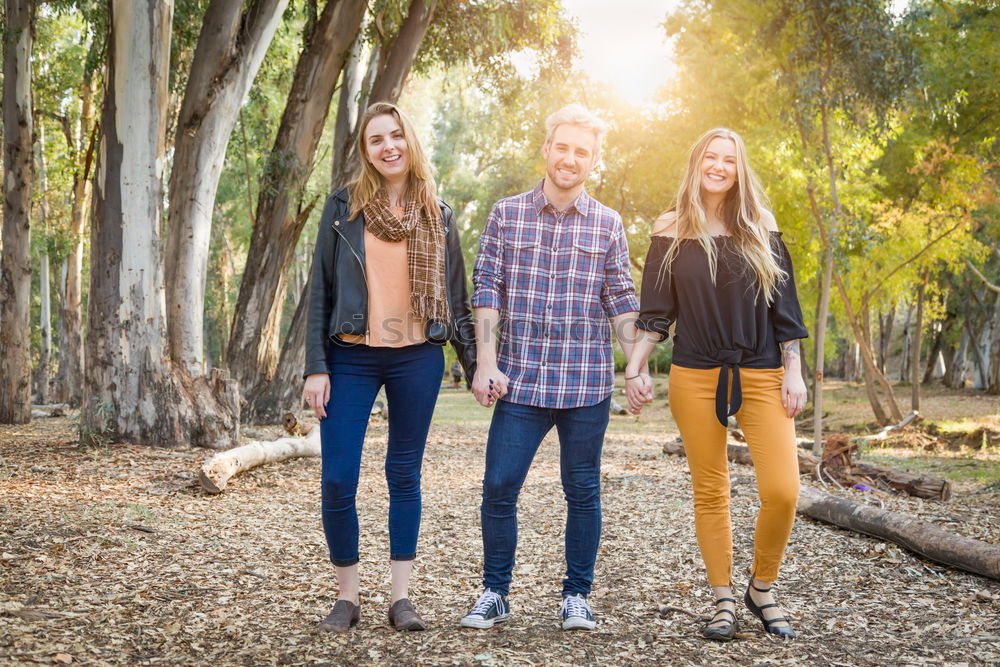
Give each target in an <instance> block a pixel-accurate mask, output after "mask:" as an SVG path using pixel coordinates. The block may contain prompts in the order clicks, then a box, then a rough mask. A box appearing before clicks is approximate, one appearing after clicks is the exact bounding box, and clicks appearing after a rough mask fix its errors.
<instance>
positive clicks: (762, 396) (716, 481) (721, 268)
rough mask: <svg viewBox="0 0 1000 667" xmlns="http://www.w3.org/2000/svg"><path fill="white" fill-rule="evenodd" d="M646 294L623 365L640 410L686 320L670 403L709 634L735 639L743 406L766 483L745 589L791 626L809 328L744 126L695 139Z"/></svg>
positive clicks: (774, 623) (653, 247)
mask: <svg viewBox="0 0 1000 667" xmlns="http://www.w3.org/2000/svg"><path fill="white" fill-rule="evenodd" d="M640 297H641V307H640V315H639V318H638V320H637V321H636V327H637V328H639V329H640V330H641V331H640V337H639V340H638V341H637V343H636V346H635V348H634V349H633V354H632V357H631V359H630V360H629V364H628V367H627V368H626V371H625V380H626V382H625V386H626V393H627V395H628V398H629V404H630V407H631V408H632V410H633V412H638V411H639V410H640V409H641V408H642V405H643V404H644V403H646V402H648V401H649V400H651V397H652V386H651V384H650V382H649V380H648V379H647V378H648V376H645V375H641V374H640V372H639V371H640V369H641V368H642V367H643V366H644V364H645V363H646V360H647V359H648V357H649V354H650V352H652V350H653V347H654V346H655V345H656V343H658V342H660V341H661V340H663V339H665V338H666V337H667V336H668V335H669V328H670V326H671V325H676V326H675V330H674V338H673V344H674V347H673V364H672V366H671V367H670V409H671V412H672V414H673V416H674V420H675V421H676V422H677V426H678V428H679V429H680V432H681V437H682V438H683V440H684V449H685V451H686V453H687V461H688V466H689V467H690V470H691V480H692V484H693V486H694V510H695V532H696V533H697V536H698V544H699V546H700V547H701V554H702V558H703V560H704V561H705V568H706V570H707V571H708V583H709V585H710V586H712V588H713V589H714V592H715V596H716V603H715V604H716V612H715V615H714V616H713V617H712V620H711V621H709V623H708V624H706V625H705V627H704V628H703V629H702V635H703V636H705V637H707V638H709V639H715V640H720V641H728V640H730V639H732V638H733V637H734V636H735V635H736V632H737V630H738V629H739V624H738V621H737V617H736V600H735V599H734V597H733V592H732V570H733V539H732V528H731V525H730V516H729V466H728V461H727V457H726V424H727V421H728V418H729V417H731V416H735V417H736V419H737V421H738V422H739V424H740V427H741V428H742V429H743V432H744V433H745V434H746V438H747V444H748V445H749V448H750V453H751V455H752V457H753V461H754V468H755V471H756V474H757V488H758V491H759V493H760V513H759V515H758V517H757V527H756V532H755V535H754V560H753V574H752V576H751V579H750V582H749V585H748V586H747V590H746V594H745V595H744V597H743V599H744V602H745V603H746V605H747V607H748V608H749V610H750V611H751V613H753V615H754V616H756V617H757V618H758V619H759V620H760V621H761V624H762V626H763V629H764V631H765V632H768V633H770V634H773V635H777V636H779V637H783V638H791V637H794V636H795V632H794V631H793V630H792V626H791V624H790V623H789V622H788V619H787V618H785V616H784V614H783V613H782V610H781V608H780V607H779V606H778V604H777V603H776V602H775V601H774V597H773V596H772V593H771V585H772V583H773V582H774V581H775V580H776V579H777V577H778V570H779V567H780V565H781V560H782V557H783V556H784V553H785V547H786V546H787V544H788V538H789V535H790V534H791V530H792V524H793V522H794V520H795V503H796V500H797V498H798V491H799V469H798V459H797V455H796V450H795V426H794V423H793V421H792V418H793V417H795V415H797V414H798V413H799V412H801V410H802V406H803V404H804V402H805V398H806V388H805V383H804V381H803V379H802V372H801V369H800V366H799V363H800V359H799V339H802V338H805V337H806V336H807V335H808V332H807V331H806V328H805V326H804V325H803V323H802V311H801V309H800V307H799V303H798V297H797V296H796V293H795V282H794V279H793V276H792V264H791V258H790V257H789V254H788V250H787V248H785V245H784V243H783V242H782V240H781V234H780V232H779V231H778V227H777V225H776V224H775V221H774V216H773V215H771V212H770V211H768V209H767V203H766V198H765V195H764V193H763V190H762V189H761V187H760V185H759V182H758V180H757V177H756V175H755V174H754V172H753V171H752V170H751V168H750V165H749V162H748V161H747V157H746V148H745V146H744V143H743V140H742V139H741V138H740V136H739V135H738V134H736V133H735V132H732V131H731V130H726V129H714V130H710V131H709V132H706V133H705V134H704V135H703V136H702V137H701V138H700V139H699V140H698V141H697V143H695V145H694V147H693V148H692V149H691V154H690V156H689V159H688V167H687V173H686V175H685V177H684V180H683V181H682V183H681V187H680V190H679V192H678V195H677V203H676V205H675V206H674V208H672V209H671V210H669V211H667V212H666V213H665V214H664V215H663V216H661V217H660V219H659V220H657V222H656V225H655V227H654V230H653V237H652V240H651V244H650V248H649V254H648V256H647V258H646V264H645V269H644V271H643V276H642V292H641V295H640Z"/></svg>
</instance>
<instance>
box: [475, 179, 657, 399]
mask: <svg viewBox="0 0 1000 667" xmlns="http://www.w3.org/2000/svg"><path fill="white" fill-rule="evenodd" d="M472 282H473V284H474V285H475V291H474V292H473V295H472V306H473V307H474V308H493V309H496V310H498V311H500V315H501V321H500V326H499V338H500V349H499V351H498V355H497V366H498V367H499V369H500V371H501V372H503V373H504V374H505V375H506V376H507V377H508V378H509V379H510V382H509V384H508V388H507V395H506V396H505V397H504V400H508V401H511V402H513V403H520V404H524V405H533V406H538V407H544V408H560V409H561V408H577V407H583V406H587V405H595V404H597V403H600V402H601V401H603V400H604V399H606V398H607V397H608V396H610V395H611V392H612V391H613V389H614V352H613V350H612V347H611V326H610V323H609V321H608V320H609V318H611V317H614V316H616V315H621V314H622V313H628V312H635V311H638V310H639V303H638V301H637V300H636V296H635V285H634V284H633V282H632V276H631V274H630V272H629V255H628V241H627V240H626V238H625V228H624V227H623V225H622V219H621V216H620V215H619V214H618V213H617V212H616V211H614V210H612V209H610V208H608V207H607V206H604V205H603V204H601V203H600V202H598V201H597V200H595V199H592V198H591V197H590V196H589V195H587V193H586V192H581V193H580V196H579V197H577V198H576V200H575V201H574V202H573V203H572V204H571V205H570V206H569V208H567V209H566V210H565V211H557V210H556V209H555V208H553V207H552V205H551V204H549V202H548V199H547V198H546V197H545V194H544V193H543V192H542V184H541V183H539V184H538V185H537V186H536V187H535V189H534V190H532V191H531V192H525V193H523V194H520V195H517V196H514V197H510V198H508V199H502V200H500V201H499V202H497V203H496V205H494V207H493V210H492V211H491V212H490V216H489V218H488V219H487V221H486V228H485V229H484V230H483V234H482V236H481V237H480V240H479V255H478V256H477V257H476V265H475V269H474V270H473V272H472Z"/></svg>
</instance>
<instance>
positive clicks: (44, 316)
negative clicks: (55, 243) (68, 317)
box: [35, 123, 52, 405]
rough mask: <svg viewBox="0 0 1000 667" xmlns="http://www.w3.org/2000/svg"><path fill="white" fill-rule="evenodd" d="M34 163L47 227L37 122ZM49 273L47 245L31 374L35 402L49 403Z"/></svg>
mask: <svg viewBox="0 0 1000 667" xmlns="http://www.w3.org/2000/svg"><path fill="white" fill-rule="evenodd" d="M35 152H36V165H37V168H38V219H39V220H40V221H41V223H42V229H47V227H48V213H49V211H48V204H47V202H46V199H45V197H46V191H47V189H48V183H47V181H46V175H45V124H44V123H39V124H38V141H37V142H36V143H35ZM50 287H51V276H50V272H49V249H48V244H47V243H46V244H45V247H44V248H43V249H42V252H41V256H40V257H39V259H38V300H39V317H38V328H39V333H40V334H41V346H40V348H39V351H38V368H37V370H36V373H35V396H36V397H37V398H38V403H39V404H41V405H45V404H47V403H48V402H49V366H50V364H51V362H52V295H51V289H50Z"/></svg>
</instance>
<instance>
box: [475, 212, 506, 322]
mask: <svg viewBox="0 0 1000 667" xmlns="http://www.w3.org/2000/svg"><path fill="white" fill-rule="evenodd" d="M472 285H473V291H472V307H473V308H493V309H494V310H502V309H503V305H504V271H503V231H502V225H501V217H500V213H499V212H498V210H497V207H496V206H494V207H493V210H492V211H490V215H489V217H488V218H487V219H486V227H485V228H484V229H483V233H482V236H480V237H479V254H477V255H476V264H475V266H474V267H473V269H472Z"/></svg>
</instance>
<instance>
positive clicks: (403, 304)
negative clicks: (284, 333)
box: [341, 206, 427, 347]
mask: <svg viewBox="0 0 1000 667" xmlns="http://www.w3.org/2000/svg"><path fill="white" fill-rule="evenodd" d="M391 210H392V212H393V214H395V216H396V217H397V218H400V217H402V216H403V209H402V207H399V206H393V207H391ZM408 245H409V243H408V242H407V240H406V239H403V240H402V241H399V242H397V243H393V242H390V241H383V240H381V239H380V238H378V237H377V236H375V235H374V234H372V233H371V232H370V231H368V228H367V227H365V275H366V276H367V278H368V339H367V340H365V337H364V336H352V335H343V336H341V338H342V339H343V340H345V341H347V342H349V343H362V344H365V345H369V346H371V347H406V346H407V345H416V344H417V343H423V342H424V341H425V340H427V338H426V336H425V335H424V318H422V317H418V316H417V314H416V313H414V312H413V308H412V306H411V305H410V263H409V261H408V260H407V255H406V252H407V248H408Z"/></svg>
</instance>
